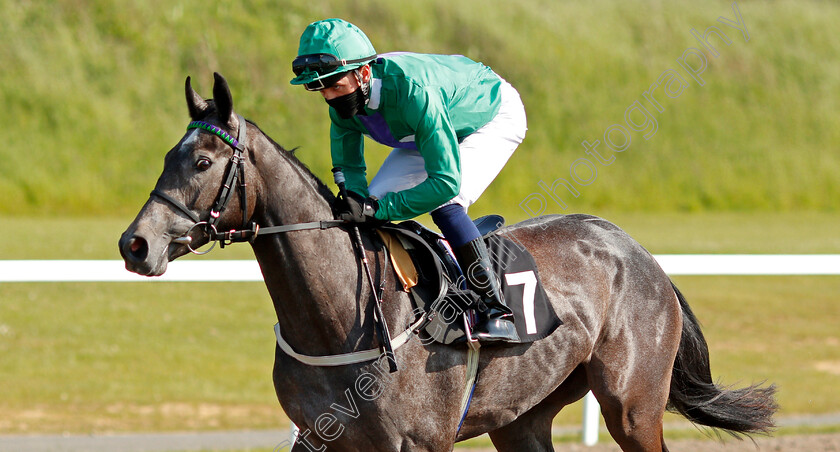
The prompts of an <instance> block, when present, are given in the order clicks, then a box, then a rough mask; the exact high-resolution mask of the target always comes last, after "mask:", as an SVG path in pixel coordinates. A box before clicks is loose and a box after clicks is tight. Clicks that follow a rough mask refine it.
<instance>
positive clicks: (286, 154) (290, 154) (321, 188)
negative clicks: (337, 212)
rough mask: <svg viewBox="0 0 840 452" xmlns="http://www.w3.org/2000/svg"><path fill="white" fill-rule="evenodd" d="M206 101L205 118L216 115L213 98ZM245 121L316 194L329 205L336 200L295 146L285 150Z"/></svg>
mask: <svg viewBox="0 0 840 452" xmlns="http://www.w3.org/2000/svg"><path fill="white" fill-rule="evenodd" d="M206 101H207V104H208V105H207V109H206V110H205V111H204V117H205V118H207V117H211V116H216V115H217V110H216V103H215V102H214V101H213V99H206ZM245 121H246V122H247V123H249V124H251V125H252V126H254V127H255V128H256V129H257V130H259V131H260V133H261V134H262V135H263V136H264V137H265V138H266V139H267V140H268V142H269V143H271V145H272V146H274V149H275V150H277V152H278V153H279V154H280V156H281V157H283V158H284V159H286V160H287V161H288V162H289V164H291V165H294V166H295V167H296V168H298V169H299V170H300V172H301V174H303V175H304V176H306V177H308V178H309V179H310V181H311V182H312V183H313V184H314V185H315V187H316V189H317V191H318V194H320V195H321V196H322V197H323V198H324V199H325V200H326V201H327V203H329V205H330V206H332V205H333V204H334V203H335V200H336V198H335V194H334V193H333V192H332V190H331V189H330V188H329V187H328V186H327V184H325V183H324V182H323V181H322V180H321V179H319V178H318V176H316V175H315V173H313V172H312V170H310V169H309V167H308V166H306V164H304V163H303V162H301V161H300V160H299V159H298V158H297V157H296V156H295V150H296V149H297V148H295V149H292V150H291V151H290V150H287V149H286V148H284V147H283V146H281V145H280V144H279V143H277V142H276V141H274V139H273V138H271V137H270V136H268V134H267V133H265V132H264V131H263V130H262V129H261V128H260V126H259V125H257V123H255V122H254V121H251V120H250V119H245Z"/></svg>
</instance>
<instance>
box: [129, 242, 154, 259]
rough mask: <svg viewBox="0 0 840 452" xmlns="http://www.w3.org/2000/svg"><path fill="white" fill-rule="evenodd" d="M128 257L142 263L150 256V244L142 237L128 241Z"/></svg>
mask: <svg viewBox="0 0 840 452" xmlns="http://www.w3.org/2000/svg"><path fill="white" fill-rule="evenodd" d="M128 251H129V252H128V255H130V256H131V258H132V259H135V260H138V261H142V260H145V259H146V256H148V254H149V244H148V243H146V240H145V239H143V238H141V237H132V238H131V239H130V240H129V241H128Z"/></svg>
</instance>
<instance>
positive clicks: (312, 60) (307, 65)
mask: <svg viewBox="0 0 840 452" xmlns="http://www.w3.org/2000/svg"><path fill="white" fill-rule="evenodd" d="M375 57H376V55H371V56H369V57H365V58H357V59H354V60H342V59H339V58H338V57H337V56H335V55H333V54H330V53H314V54H311V55H300V56H298V57H297V58H295V59H294V61H292V72H294V73H295V75H300V74H302V73H304V72H305V71H312V72H316V73H318V75H322V76H323V75H327V74H330V73H332V72H334V71H335V70H336V69H338V68H340V67H342V66H347V65H348V64H356V63H362V62H367V61H371V60H373V59H374V58H375Z"/></svg>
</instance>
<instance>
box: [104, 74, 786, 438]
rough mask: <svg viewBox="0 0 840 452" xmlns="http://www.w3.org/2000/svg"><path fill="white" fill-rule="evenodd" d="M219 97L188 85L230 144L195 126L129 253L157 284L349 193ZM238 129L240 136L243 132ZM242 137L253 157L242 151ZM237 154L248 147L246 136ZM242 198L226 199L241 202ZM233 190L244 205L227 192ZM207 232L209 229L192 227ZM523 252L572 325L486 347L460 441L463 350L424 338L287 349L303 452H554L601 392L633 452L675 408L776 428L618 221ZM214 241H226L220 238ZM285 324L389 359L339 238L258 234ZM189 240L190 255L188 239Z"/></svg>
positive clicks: (279, 383)
mask: <svg viewBox="0 0 840 452" xmlns="http://www.w3.org/2000/svg"><path fill="white" fill-rule="evenodd" d="M213 95H214V99H204V98H202V97H201V96H199V95H198V94H197V93H196V92H195V91H194V90H193V89H192V87H191V86H190V79H189V78H187V82H186V97H187V105H188V109H189V114H190V116H191V118H192V119H193V120H194V121H202V122H203V123H204V124H210V125H212V126H213V127H215V128H216V129H215V130H216V132H208V131H207V130H206V129H205V130H200V129H191V130H189V131H188V133H187V134H186V135H185V136H184V137H183V138H182V139H181V141H180V142H179V143H178V144H176V145H175V146H174V147H173V148H172V149H171V150H170V151H169V152H168V153H167V155H166V157H165V164H164V169H163V173H162V174H161V176H160V178H159V179H158V182H157V185H156V186H155V192H154V193H155V194H157V195H154V194H153V196H151V197H150V198H149V200H148V201H147V202H146V204H145V205H144V206H143V208H142V209H141V210H140V213H139V214H138V215H137V217H136V219H135V220H134V222H133V223H131V225H130V226H129V227H128V229H127V230H126V231H125V232H124V233H123V235H122V237H121V239H120V243H119V248H120V252H121V253H122V256H123V258H124V260H125V264H126V268H127V269H129V270H131V271H133V272H136V273H139V274H142V275H148V276H155V275H161V274H163V273H164V272H165V271H166V267H167V263H168V262H170V261H172V260H174V259H176V258H178V257H179V256H182V255H184V254H186V253H188V252H189V250H190V247H195V246H196V245H200V244H202V243H206V242H208V241H209V240H210V239H211V238H213V231H217V230H218V231H226V230H231V229H236V228H240V227H241V224H247V223H249V222H254V224H257V225H259V227H260V228H261V229H263V230H268V229H270V228H272V227H278V226H283V225H294V224H299V223H309V222H313V221H320V220H331V219H332V218H333V205H334V204H335V203H336V198H335V197H334V195H333V194H332V192H331V190H330V189H329V188H328V187H327V186H326V185H325V184H324V183H322V182H321V181H320V180H319V179H318V178H317V177H315V176H314V175H313V174H312V173H311V172H310V171H309V170H308V169H307V168H306V167H305V166H304V165H303V164H302V163H301V162H300V161H299V160H297V159H296V158H295V156H294V155H293V154H292V153H291V152H288V151H286V150H285V149H283V148H282V147H281V146H279V145H278V144H277V143H275V142H274V141H273V140H272V139H271V138H269V137H268V136H267V135H265V134H264V133H263V132H262V131H261V130H260V129H259V128H258V127H257V126H256V125H255V124H254V123H251V122H243V120H242V119H241V117H240V116H238V115H236V114H235V113H234V111H233V100H232V96H231V94H230V89H229V87H228V85H227V82H226V81H225V80H224V78H223V77H221V76H220V75H218V74H216V76H215V84H214V88H213ZM238 131H239V132H238ZM225 134H226V135H228V138H231V137H234V136H236V135H239V138H241V139H242V142H241V143H239V144H238V146H239V151H237V149H235V148H234V146H233V145H232V144H231V140H229V139H223V137H224V135H225ZM234 141H235V140H234ZM237 152H240V153H241V155H242V158H241V162H242V163H241V165H240V167H241V172H242V173H241V174H242V177H243V178H245V177H247V184H246V185H244V186H239V188H238V190H240V192H239V196H229V197H230V203H229V204H228V206H227V208H226V209H223V211H222V212H219V213H218V214H215V213H214V214H213V215H216V216H217V217H218V218H217V219H215V220H216V222H215V223H214V226H213V228H212V229H213V231H210V229H211V228H208V227H207V225H206V224H204V221H207V220H204V221H199V219H202V218H203V219H208V218H210V215H211V210H213V209H214V204H213V203H214V201H216V200H218V198H219V196H220V193H221V192H222V191H225V189H224V188H220V187H221V186H222V184H223V177H225V175H226V174H229V173H230V171H233V170H232V169H230V168H232V167H233V166H234V164H235V163H236V162H230V161H231V159H232V156H233V155H234V154H235V153H237ZM236 190H237V188H236V187H232V188H231V187H229V188H228V190H227V191H228V192H232V191H236ZM228 194H230V193H228ZM196 225H202V226H200V227H196ZM502 232H503V233H504V234H506V235H507V236H509V237H511V238H513V239H515V240H516V242H518V243H520V244H522V245H524V246H525V247H526V248H527V250H528V251H529V252H530V253H531V254H532V255H533V257H534V259H535V261H536V264H537V266H538V268H539V271H540V275H541V278H542V284H543V285H544V288H545V290H546V293H547V295H548V297H549V299H550V302H551V303H552V305H553V308H554V310H555V311H556V312H557V313H558V315H559V316H560V318H561V320H562V322H563V324H562V325H561V326H560V327H558V328H557V329H556V330H555V331H554V332H553V333H552V334H551V335H550V336H548V337H546V338H545V339H542V340H539V341H537V342H533V343H529V344H514V345H504V346H493V347H484V348H482V349H481V356H480V359H479V363H478V364H479V366H478V378H477V383H476V384H475V388H474V392H473V395H472V401H471V404H470V405H469V410H468V411H467V413H466V416H465V418H464V419H463V424H462V425H461V426H460V428H459V421H460V420H461V417H462V413H461V412H460V411H461V404H460V403H459V402H460V400H461V398H462V396H463V391H464V388H465V383H466V379H467V378H468V377H467V372H466V363H467V347H466V346H463V345H462V346H447V345H441V344H437V343H429V341H424V340H422V338H421V337H418V336H414V337H413V338H412V339H410V340H408V341H407V342H406V343H405V345H403V346H402V347H401V348H399V349H398V350H397V351H396V355H395V356H396V362H397V363H398V364H399V371H398V372H394V373H390V372H388V370H387V366H385V365H384V364H383V360H382V359H378V360H373V361H369V362H363V363H355V364H348V365H344V366H328V367H322V366H311V365H308V364H304V363H302V362H300V361H298V360H297V359H294V358H292V357H290V356H289V355H288V354H287V353H285V352H283V351H282V350H280V348H277V349H276V352H275V364H274V371H273V379H274V386H275V389H276V393H277V398H278V400H279V402H280V404H281V406H282V407H283V410H284V411H285V412H286V413H287V415H288V416H289V418H290V419H291V420H292V421H293V422H295V424H297V425H298V426H299V427H300V429H301V436H300V438H299V440H298V441H297V443H296V444H295V445H294V448H293V450H294V451H295V452H299V451H312V450H319V451H320V450H336V451H366V452H367V451H448V450H451V449H452V448H453V444H454V443H456V442H458V441H462V440H465V439H468V438H471V437H475V436H478V435H481V434H483V433H489V436H490V438H491V440H492V441H493V444H494V445H495V447H496V448H497V449H498V450H500V451H516V452H527V451H551V450H553V447H552V442H551V423H552V419H553V418H554V417H555V416H556V415H557V413H558V412H559V411H560V410H561V409H562V408H563V407H564V406H566V405H568V404H570V403H572V402H575V401H577V400H579V399H580V398H582V397H583V396H584V395H585V394H586V393H587V391H589V390H591V391H592V392H593V393H594V395H595V397H596V398H597V399H598V401H599V402H600V405H601V410H602V414H603V417H604V420H605V422H606V426H607V428H608V430H609V432H610V434H611V435H612V437H613V438H614V439H615V441H616V442H617V443H618V444H619V445H620V446H621V448H622V450H624V451H648V452H653V451H664V450H667V447H666V446H665V442H664V439H663V433H662V431H663V426H662V416H663V413H664V412H665V410H666V408H667V409H670V410H672V411H676V412H679V413H681V414H682V415H684V416H685V417H687V418H688V419H689V420H691V421H692V422H695V423H698V424H702V425H705V426H710V427H713V428H719V429H723V430H725V431H727V432H729V433H732V434H735V435H738V434H747V435H749V434H752V433H767V432H769V431H770V430H771V429H772V428H773V419H772V418H773V414H774V412H775V411H776V409H777V406H776V403H775V401H774V392H775V388H774V387H773V386H769V387H762V386H759V385H753V386H749V387H746V388H742V389H730V388H723V387H720V386H718V385H716V384H715V383H714V381H713V380H712V376H711V372H710V370H709V356H708V348H707V345H706V342H705V339H704V338H703V335H702V333H701V331H700V328H699V325H698V322H697V319H696V318H695V316H694V314H692V312H691V310H690V308H689V306H688V304H687V303H686V301H685V298H684V297H683V296H682V295H681V294H680V292H679V291H678V290H677V289H676V287H675V286H674V285H673V284H672V282H671V281H670V279H669V278H668V276H667V275H666V274H665V273H664V272H663V271H662V269H661V268H660V267H659V265H657V263H656V261H655V260H654V259H653V257H652V256H651V255H650V254H649V253H648V252H647V251H646V250H645V249H644V248H643V247H642V246H641V245H639V244H638V243H637V242H636V241H635V240H633V239H632V238H631V237H630V236H628V235H627V234H626V233H624V232H623V231H622V230H621V229H619V228H618V227H617V226H615V225H613V224H611V223H609V222H607V221H605V220H603V219H600V218H597V217H593V216H588V215H556V216H546V217H541V218H533V219H530V220H528V221H524V222H521V223H518V224H515V225H512V226H509V227H506V228H504V230H503V231H502ZM217 235H218V234H217ZM250 238H251V241H252V247H253V250H254V254H255V256H256V259H257V261H258V263H259V266H260V268H261V269H262V274H263V277H264V279H265V284H266V286H267V288H268V291H269V294H270V295H271V299H272V301H273V304H274V308H275V311H276V314H277V322H278V327H279V328H280V329H281V330H282V332H283V336H284V338H285V339H286V341H287V342H288V343H289V344H290V345H291V346H292V348H293V349H294V350H295V351H297V352H300V353H302V354H307V355H314V356H319V355H336V354H343V353H350V352H355V351H359V350H368V349H375V348H376V347H378V346H379V345H380V344H378V341H377V339H376V335H375V334H374V320H373V317H374V308H373V306H372V302H371V298H372V297H371V295H372V294H371V289H370V287H369V285H368V283H367V280H366V279H365V275H364V272H363V269H362V267H361V265H360V263H359V260H358V259H357V257H356V255H355V253H354V250H353V242H352V240H351V237H350V235H349V234H348V232H347V230H345V229H342V228H327V229H305V230H298V231H294V232H286V233H275V234H260V233H259V232H257V233H256V234H255V235H254V234H251V237H250ZM188 242H192V243H188ZM367 247H368V248H370V249H369V250H368V257H369V260H370V261H371V262H372V264H373V267H374V272H375V273H376V277H377V280H380V279H381V280H382V281H383V282H384V290H383V292H382V293H383V296H382V298H383V303H382V306H383V308H384V316H385V319H386V320H387V323H388V324H389V325H390V326H391V329H392V331H403V330H405V329H406V328H408V326H409V325H410V324H411V323H412V322H413V321H414V320H415V315H416V313H415V312H414V310H413V308H412V304H411V302H410V300H409V296H408V295H407V294H406V293H405V292H403V291H402V290H401V289H402V287H401V285H400V284H399V283H398V282H397V281H396V279H395V276H394V274H393V271H391V270H389V269H388V267H386V266H385V262H384V260H385V258H384V256H383V254H382V253H377V252H375V251H374V248H375V247H374V246H372V245H371V244H370V243H367Z"/></svg>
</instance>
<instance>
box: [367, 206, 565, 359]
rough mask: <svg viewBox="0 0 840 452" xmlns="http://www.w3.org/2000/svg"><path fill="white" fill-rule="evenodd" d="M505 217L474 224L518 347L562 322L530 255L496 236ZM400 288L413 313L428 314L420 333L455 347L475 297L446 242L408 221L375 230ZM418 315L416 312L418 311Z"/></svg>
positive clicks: (471, 316)
mask: <svg viewBox="0 0 840 452" xmlns="http://www.w3.org/2000/svg"><path fill="white" fill-rule="evenodd" d="M504 222H505V220H504V218H502V217H501V216H499V215H488V216H484V217H481V218H478V219H476V220H475V221H474V223H475V225H476V227H478V230H479V232H480V233H481V236H482V238H483V239H484V240H485V241H486V243H487V247H488V251H489V253H490V256H491V261H492V262H493V267H494V268H493V269H494V272H495V273H496V275H497V277H499V279H500V282H501V287H502V294H503V296H504V297H505V299H506V300H507V304H508V306H509V307H510V308H511V309H512V310H513V312H514V323H515V325H516V329H517V333H518V334H519V338H520V343H524V342H532V341H535V340H538V339H541V338H543V337H546V336H548V335H549V334H551V333H552V332H553V331H554V330H555V329H556V328H557V327H558V326H559V325H560V324H562V322H561V321H560V319H559V317H558V316H557V314H556V313H555V312H554V309H553V308H552V306H551V305H550V303H549V302H548V297H547V296H546V294H545V290H544V289H543V288H542V284H541V283H540V282H539V276H538V272H537V268H536V264H535V262H534V259H533V257H532V256H531V255H530V253H528V251H527V250H526V249H525V247H523V246H522V245H520V244H518V243H516V242H515V241H513V240H511V239H510V238H507V237H505V235H504V234H503V233H500V231H499V230H500V228H501V227H502V226H503V225H504ZM378 233H379V236H380V237H381V238H382V240H383V242H384V243H385V248H386V249H387V250H388V253H389V255H390V259H391V263H392V264H393V265H394V268H395V270H396V273H397V276H398V277H399V279H400V281H401V282H402V283H403V288H404V289H405V290H406V291H407V292H409V293H410V295H411V299H412V302H413V303H414V306H415V309H416V310H419V311H422V312H426V313H428V314H429V315H428V319H429V320H428V321H427V323H426V324H425V325H424V327H423V330H424V331H425V333H426V334H428V335H429V336H430V337H431V338H433V339H434V341H436V342H440V343H443V344H452V343H460V342H463V341H465V340H466V337H467V336H466V331H467V329H470V330H471V329H472V326H473V325H474V324H475V321H476V316H475V310H476V309H483V306H482V305H481V301H480V297H479V296H478V295H477V294H476V293H475V292H473V291H471V290H469V289H468V288H467V285H466V278H465V277H464V275H463V272H462V270H461V268H460V266H459V265H458V261H457V259H456V258H455V256H454V254H453V252H452V249H451V248H450V246H449V244H448V242H447V241H446V240H445V239H444V238H443V236H442V235H440V234H439V233H437V232H435V231H433V230H431V229H429V228H427V227H426V226H423V225H422V224H420V223H418V222H416V221H413V220H410V221H404V222H401V223H397V224H394V223H387V224H385V225H382V226H380V227H379V229H378ZM418 314H419V313H418Z"/></svg>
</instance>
